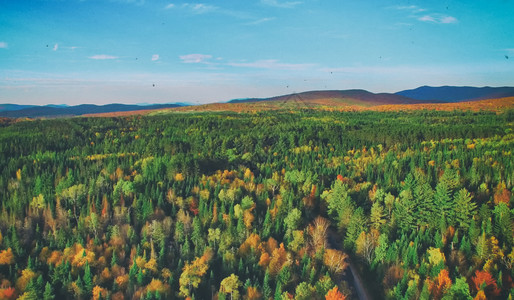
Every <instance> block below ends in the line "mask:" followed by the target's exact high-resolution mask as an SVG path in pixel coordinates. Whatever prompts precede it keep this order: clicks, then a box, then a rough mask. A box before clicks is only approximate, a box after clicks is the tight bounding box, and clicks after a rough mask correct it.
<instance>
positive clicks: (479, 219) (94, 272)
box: [0, 109, 514, 300]
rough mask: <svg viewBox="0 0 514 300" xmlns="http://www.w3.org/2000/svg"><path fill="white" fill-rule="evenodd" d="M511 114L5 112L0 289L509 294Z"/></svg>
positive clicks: (240, 294) (153, 294)
mask: <svg viewBox="0 0 514 300" xmlns="http://www.w3.org/2000/svg"><path fill="white" fill-rule="evenodd" d="M513 122H514V111H513V110H510V111H505V112H503V113H495V112H485V111H484V112H463V111H446V112H443V111H429V110H419V111H408V112H406V111H403V112H401V111H400V112H398V111H396V112H395V111H389V112H373V111H363V112H328V111H317V110H310V109H304V110H301V109H298V110H296V111H283V110H282V111H268V112H255V113H230V112H208V113H201V112H197V113H167V114H161V115H159V114H157V115H153V116H125V117H118V118H115V117H112V118H94V117H90V118H63V119H52V120H23V121H15V120H11V119H6V120H2V122H1V124H0V172H1V177H0V201H1V211H0V234H1V235H0V299H15V298H16V297H19V298H20V299H45V300H46V299H66V298H67V299H175V298H177V299H183V298H190V299H211V298H215V299H227V300H228V299H241V298H242V299H270V298H271V299H293V298H294V299H345V298H346V299H352V298H355V297H356V294H355V291H354V288H353V285H352V284H351V283H350V282H349V281H348V279H349V277H348V276H347V273H348V264H349V262H350V261H351V262H352V264H353V265H355V266H356V267H357V268H356V269H358V270H359V273H360V274H361V277H362V278H363V279H364V285H365V286H366V287H367V290H368V292H369V293H370V294H371V295H372V296H373V297H374V298H376V299H512V296H513V295H514V284H513V278H514V271H513V268H512V265H513V263H514V251H513V249H514V248H513V246H514V239H513V236H514V210H513V207H514V197H513V196H512V192H513V188H514V185H513V184H514V178H513V177H514V161H513V159H512V150H513V149H514V131H513V129H514V123H513Z"/></svg>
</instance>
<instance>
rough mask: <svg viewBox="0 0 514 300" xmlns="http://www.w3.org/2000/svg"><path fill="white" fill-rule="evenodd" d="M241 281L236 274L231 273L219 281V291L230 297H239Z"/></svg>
mask: <svg viewBox="0 0 514 300" xmlns="http://www.w3.org/2000/svg"><path fill="white" fill-rule="evenodd" d="M240 286H241V281H240V280H239V277H238V276H237V275H234V274H231V275H230V276H229V277H227V278H225V279H223V280H222V281H221V283H220V292H221V293H224V294H230V299H231V300H233V299H239V287H240Z"/></svg>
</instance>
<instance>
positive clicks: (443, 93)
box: [396, 86, 514, 102]
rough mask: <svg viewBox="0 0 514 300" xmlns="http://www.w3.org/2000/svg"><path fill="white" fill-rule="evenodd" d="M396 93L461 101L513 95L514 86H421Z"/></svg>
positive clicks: (419, 98)
mask: <svg viewBox="0 0 514 300" xmlns="http://www.w3.org/2000/svg"><path fill="white" fill-rule="evenodd" d="M396 95H400V96H405V97H409V98H412V99H416V100H422V101H433V100H440V101H443V102H461V101H471V100H484V99H497V98H505V97H514V87H488V86H487V87H480V88H479V87H470V86H441V87H431V86H422V87H418V88H416V89H413V90H405V91H400V92H398V93H396Z"/></svg>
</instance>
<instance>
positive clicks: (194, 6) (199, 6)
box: [182, 3, 218, 14]
mask: <svg viewBox="0 0 514 300" xmlns="http://www.w3.org/2000/svg"><path fill="white" fill-rule="evenodd" d="M182 8H186V9H189V10H191V12H192V13H194V14H205V13H209V12H212V11H215V10H217V9H218V7H217V6H214V5H209V4H203V3H184V4H182Z"/></svg>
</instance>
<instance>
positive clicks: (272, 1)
mask: <svg viewBox="0 0 514 300" xmlns="http://www.w3.org/2000/svg"><path fill="white" fill-rule="evenodd" d="M261 3H262V4H264V5H268V6H273V7H280V8H293V7H295V6H297V5H299V4H302V2H301V1H286V2H279V1H277V0H261Z"/></svg>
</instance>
